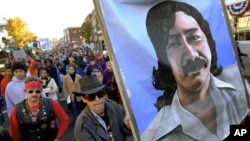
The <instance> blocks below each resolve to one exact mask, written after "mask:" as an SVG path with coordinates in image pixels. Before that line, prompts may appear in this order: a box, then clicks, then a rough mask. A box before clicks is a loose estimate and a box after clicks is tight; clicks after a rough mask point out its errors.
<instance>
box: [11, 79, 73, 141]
mask: <svg viewBox="0 0 250 141" xmlns="http://www.w3.org/2000/svg"><path fill="white" fill-rule="evenodd" d="M24 92H25V95H26V97H27V99H25V100H23V101H21V102H20V103H18V104H17V105H16V106H15V107H14V108H13V109H12V112H11V115H10V134H11V136H12V138H13V140H14V141H37V140H41V141H61V139H62V137H63V135H64V134H65V132H66V130H67V129H68V126H69V117H68V115H67V114H66V113H65V111H64V109H63V108H62V107H61V106H60V105H59V104H58V103H57V102H56V101H55V100H52V99H49V98H44V97H42V96H41V94H42V82H41V80H40V79H39V78H38V77H35V76H30V77H27V78H26V79H25V89H24ZM56 120H58V122H56ZM57 123H59V125H60V126H58V125H57Z"/></svg>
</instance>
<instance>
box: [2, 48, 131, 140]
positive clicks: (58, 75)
mask: <svg viewBox="0 0 250 141" xmlns="http://www.w3.org/2000/svg"><path fill="white" fill-rule="evenodd" d="M0 80H1V81H0V82H1V89H0V90H1V91H0V92H1V95H0V123H1V125H2V126H3V128H5V127H4V122H5V119H4V116H3V113H2V110H3V109H1V108H3V107H4V106H5V105H6V108H7V113H8V117H9V121H10V127H9V131H7V133H10V136H9V138H10V139H12V140H14V141H28V140H29V141H33V140H34V141H35V140H42V141H43V140H44V141H45V140H48V141H60V140H61V139H62V138H63V136H64V134H65V132H66V131H67V129H68V126H69V124H70V118H69V116H68V115H67V113H66V112H65V109H63V107H62V106H61V105H60V102H63V101H67V104H68V109H69V110H70V111H71V113H72V117H73V121H72V123H73V124H74V125H75V130H74V134H75V138H76V140H77V141H85V140H92V139H93V140H111V141H112V140H119V141H123V140H124V141H125V140H126V136H130V135H131V134H132V133H131V130H130V125H129V120H130V118H129V115H128V114H126V113H125V111H124V109H123V103H122V101H121V94H120V92H119V90H118V85H117V83H116V81H115V80H116V79H115V76H114V74H113V68H112V65H111V62H110V60H109V56H108V55H107V52H106V51H100V50H97V49H94V50H90V49H89V48H88V47H79V48H76V49H69V48H59V49H57V50H51V51H45V52H37V53H35V54H32V53H28V54H27V57H26V58H25V59H20V58H18V59H17V58H14V57H13V56H10V58H9V60H8V61H6V64H5V67H4V68H1V75H0ZM97 129H98V130H97ZM6 130H7V128H6ZM97 132H99V133H97ZM103 138H105V139H103Z"/></svg>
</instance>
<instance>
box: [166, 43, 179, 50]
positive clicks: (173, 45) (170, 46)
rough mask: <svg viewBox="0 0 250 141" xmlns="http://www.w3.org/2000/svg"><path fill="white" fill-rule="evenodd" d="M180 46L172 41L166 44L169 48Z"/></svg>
mask: <svg viewBox="0 0 250 141" xmlns="http://www.w3.org/2000/svg"><path fill="white" fill-rule="evenodd" d="M179 46H180V43H178V42H173V43H170V44H169V45H168V47H167V48H168V49H171V48H178V47H179Z"/></svg>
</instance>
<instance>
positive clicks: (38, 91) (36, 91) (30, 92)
mask: <svg viewBox="0 0 250 141" xmlns="http://www.w3.org/2000/svg"><path fill="white" fill-rule="evenodd" d="M33 92H35V93H36V94H39V93H40V92H41V90H29V91H28V93H29V94H33Z"/></svg>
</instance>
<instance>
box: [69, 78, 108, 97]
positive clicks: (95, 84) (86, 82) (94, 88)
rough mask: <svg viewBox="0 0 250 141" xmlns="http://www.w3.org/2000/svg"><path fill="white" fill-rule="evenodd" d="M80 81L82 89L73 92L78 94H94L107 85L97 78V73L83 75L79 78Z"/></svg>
mask: <svg viewBox="0 0 250 141" xmlns="http://www.w3.org/2000/svg"><path fill="white" fill-rule="evenodd" d="M79 83H80V91H74V92H72V93H73V94H75V95H76V96H81V95H86V94H89V95H90V94H94V93H96V92H98V91H100V90H102V89H103V88H104V87H105V86H106V85H104V84H102V83H100V81H99V80H98V79H97V77H96V75H90V76H85V77H82V78H81V79H80V80H79Z"/></svg>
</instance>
